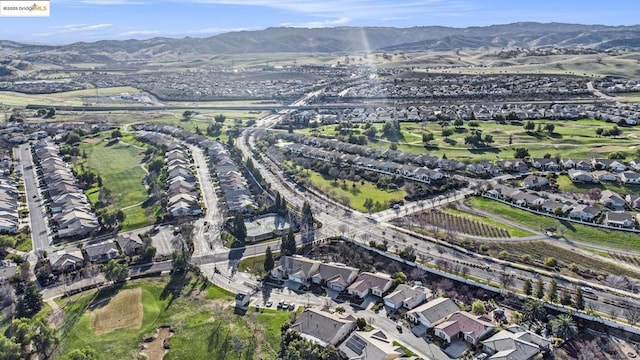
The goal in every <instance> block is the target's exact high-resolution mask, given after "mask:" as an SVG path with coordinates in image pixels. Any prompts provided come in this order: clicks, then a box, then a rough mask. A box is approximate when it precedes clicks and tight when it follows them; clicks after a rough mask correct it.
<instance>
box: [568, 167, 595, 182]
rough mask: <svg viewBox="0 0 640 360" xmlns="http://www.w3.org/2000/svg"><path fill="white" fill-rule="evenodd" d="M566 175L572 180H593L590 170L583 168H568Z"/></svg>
mask: <svg viewBox="0 0 640 360" xmlns="http://www.w3.org/2000/svg"><path fill="white" fill-rule="evenodd" d="M567 175H568V176H569V179H570V180H571V181H572V182H587V183H590V182H595V181H594V177H593V175H592V174H591V172H588V171H585V170H577V169H569V171H567Z"/></svg>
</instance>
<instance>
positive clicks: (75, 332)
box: [58, 276, 289, 360]
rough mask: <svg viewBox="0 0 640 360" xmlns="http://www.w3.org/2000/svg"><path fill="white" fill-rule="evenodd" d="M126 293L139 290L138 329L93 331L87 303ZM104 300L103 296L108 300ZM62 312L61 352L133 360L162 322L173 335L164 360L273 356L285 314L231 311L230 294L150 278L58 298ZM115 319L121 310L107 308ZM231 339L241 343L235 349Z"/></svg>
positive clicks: (187, 280)
mask: <svg viewBox="0 0 640 360" xmlns="http://www.w3.org/2000/svg"><path fill="white" fill-rule="evenodd" d="M126 291H134V292H139V293H140V302H139V303H141V305H142V312H143V315H142V322H141V324H140V326H139V328H137V329H136V328H120V329H115V330H113V331H111V332H108V333H102V334H98V333H97V332H96V331H95V330H94V328H93V327H92V326H91V318H92V314H91V311H89V310H88V309H87V306H88V305H89V304H91V303H95V302H97V301H100V300H103V299H109V298H111V296H113V295H116V297H115V298H112V299H111V300H112V301H113V300H117V296H118V295H117V294H119V293H121V292H126ZM107 301H108V300H107ZM58 303H59V304H60V306H61V308H63V310H64V312H65V323H64V325H63V335H62V342H61V346H60V347H61V353H62V354H66V353H68V352H69V351H70V350H72V349H78V348H82V347H86V346H88V347H92V348H93V349H95V350H96V353H97V354H98V358H99V359H135V358H138V352H139V350H140V346H141V345H142V340H143V339H144V338H146V337H150V336H152V335H153V334H155V332H156V329H157V328H158V327H159V326H162V325H170V326H171V327H172V328H173V329H175V334H174V335H173V336H172V337H171V339H170V340H169V343H170V344H171V350H169V352H168V353H167V355H166V356H165V359H194V360H196V359H208V358H211V354H219V355H224V356H225V357H224V358H225V359H255V358H258V357H259V356H260V357H262V358H263V359H275V358H276V354H277V351H278V349H279V346H280V326H281V325H282V324H283V323H284V322H285V321H286V320H288V318H289V313H288V312H282V311H276V310H271V311H269V310H264V312H255V311H253V310H250V311H248V312H247V313H246V314H245V315H244V316H242V315H236V314H234V312H233V304H234V297H233V294H231V293H228V292H226V291H224V290H222V289H220V288H217V287H215V286H213V285H210V284H206V283H204V284H203V283H202V282H199V281H197V280H195V279H194V278H193V277H191V276H188V277H187V278H180V277H176V278H171V279H170V278H166V277H165V278H150V279H144V280H135V281H131V282H129V283H127V284H125V285H124V286H123V287H122V289H117V288H115V289H114V288H105V289H102V290H100V291H99V292H96V291H95V290H94V291H91V292H86V293H82V294H78V295H74V296H72V297H70V298H66V299H60V300H58ZM112 314H113V316H114V319H113V320H111V322H112V323H117V321H118V320H119V319H122V320H124V318H122V317H120V316H124V315H125V314H124V313H121V312H117V311H114V312H112ZM235 342H238V343H240V344H241V345H242V346H240V348H241V349H242V350H241V352H237V351H235V350H233V349H234V345H236V346H238V345H239V344H234V343H235Z"/></svg>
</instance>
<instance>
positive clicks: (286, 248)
mask: <svg viewBox="0 0 640 360" xmlns="http://www.w3.org/2000/svg"><path fill="white" fill-rule="evenodd" d="M280 249H281V250H282V254H283V255H286V256H290V255H294V254H295V253H296V238H295V235H294V234H293V229H292V228H289V232H288V233H287V234H285V235H282V241H281V245H280Z"/></svg>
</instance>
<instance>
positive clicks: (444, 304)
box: [406, 298, 458, 329]
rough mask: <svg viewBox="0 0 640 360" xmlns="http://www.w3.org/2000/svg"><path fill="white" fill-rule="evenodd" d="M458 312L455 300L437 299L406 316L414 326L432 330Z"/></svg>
mask: <svg viewBox="0 0 640 360" xmlns="http://www.w3.org/2000/svg"><path fill="white" fill-rule="evenodd" d="M456 311H458V305H456V303H455V302H453V300H451V299H449V298H437V299H434V300H431V301H429V302H428V303H426V304H423V305H420V306H418V307H416V308H415V309H413V310H411V311H409V312H407V314H406V316H407V319H409V320H410V321H411V322H413V323H414V324H422V325H424V326H426V327H427V328H428V329H430V328H432V327H434V326H435V325H436V324H438V323H440V322H441V321H442V320H444V319H445V318H446V317H447V316H449V315H451V314H453V313H455V312H456Z"/></svg>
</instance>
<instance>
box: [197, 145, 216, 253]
mask: <svg viewBox="0 0 640 360" xmlns="http://www.w3.org/2000/svg"><path fill="white" fill-rule="evenodd" d="M189 148H190V149H191V155H192V156H193V160H194V162H195V164H196V171H197V173H198V180H199V182H200V190H201V193H202V197H203V200H204V203H205V205H206V206H207V209H206V213H205V215H204V217H202V218H200V219H198V220H196V221H195V222H194V226H195V230H194V231H195V232H196V234H195V236H194V252H193V255H194V256H199V255H206V254H211V253H213V252H214V251H215V250H216V249H220V248H222V243H221V241H220V229H221V228H222V225H223V219H222V213H221V212H220V210H219V207H218V197H217V196H216V192H215V189H214V186H213V181H212V180H211V174H210V172H209V165H208V163H207V158H206V156H205V154H204V151H203V150H202V149H201V148H199V147H197V146H193V145H189ZM205 223H206V225H205Z"/></svg>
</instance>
